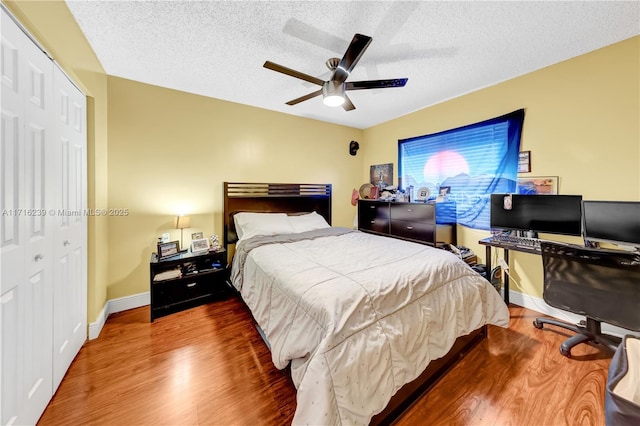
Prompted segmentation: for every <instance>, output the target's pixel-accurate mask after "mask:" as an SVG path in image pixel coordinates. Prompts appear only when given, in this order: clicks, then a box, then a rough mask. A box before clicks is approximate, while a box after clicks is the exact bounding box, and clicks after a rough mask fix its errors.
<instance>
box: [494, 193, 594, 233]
mask: <svg viewBox="0 0 640 426" xmlns="http://www.w3.org/2000/svg"><path fill="white" fill-rule="evenodd" d="M581 203H582V196H581V195H522V194H491V206H490V207H491V215H490V226H491V228H492V229H504V230H515V231H525V233H526V232H527V231H532V232H543V233H549V234H564V235H582V206H581ZM531 235H534V234H531Z"/></svg>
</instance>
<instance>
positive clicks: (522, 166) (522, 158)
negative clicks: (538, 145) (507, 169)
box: [518, 151, 531, 173]
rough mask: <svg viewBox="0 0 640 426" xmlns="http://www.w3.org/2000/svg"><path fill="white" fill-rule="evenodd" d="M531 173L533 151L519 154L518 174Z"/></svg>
mask: <svg viewBox="0 0 640 426" xmlns="http://www.w3.org/2000/svg"><path fill="white" fill-rule="evenodd" d="M530 171H531V151H522V152H520V153H519V154H518V173H529V172H530Z"/></svg>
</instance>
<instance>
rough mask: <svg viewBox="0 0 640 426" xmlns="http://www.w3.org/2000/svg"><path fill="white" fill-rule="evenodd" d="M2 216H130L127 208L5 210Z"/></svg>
mask: <svg viewBox="0 0 640 426" xmlns="http://www.w3.org/2000/svg"><path fill="white" fill-rule="evenodd" d="M0 214H1V215H2V216H15V217H17V216H71V217H73V216H129V209H127V208H108V209H77V210H76V209H21V208H16V209H3V210H2V212H0Z"/></svg>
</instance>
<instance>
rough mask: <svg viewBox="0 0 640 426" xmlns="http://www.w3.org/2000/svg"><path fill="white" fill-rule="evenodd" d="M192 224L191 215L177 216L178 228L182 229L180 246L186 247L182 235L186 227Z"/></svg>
mask: <svg viewBox="0 0 640 426" xmlns="http://www.w3.org/2000/svg"><path fill="white" fill-rule="evenodd" d="M190 226H191V218H189V216H178V217H176V229H179V230H180V247H184V244H183V241H182V235H183V230H184V228H189V227H190Z"/></svg>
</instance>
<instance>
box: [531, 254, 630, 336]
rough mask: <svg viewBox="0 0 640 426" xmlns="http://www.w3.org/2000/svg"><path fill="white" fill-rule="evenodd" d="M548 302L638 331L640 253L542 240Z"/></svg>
mask: <svg viewBox="0 0 640 426" xmlns="http://www.w3.org/2000/svg"><path fill="white" fill-rule="evenodd" d="M540 249H541V252H542V253H541V254H542V266H543V269H544V291H543V296H542V297H543V298H544V300H545V302H547V303H548V304H549V305H551V306H553V307H556V308H559V309H563V310H566V311H569V312H573V313H576V314H581V315H584V316H586V317H589V318H593V319H595V320H598V321H602V322H606V323H609V324H613V325H616V326H618V327H622V328H626V329H628V330H634V331H640V309H639V307H640V253H632V252H624V251H619V250H607V249H595V248H588V247H582V246H577V245H573V244H563V243H551V242H542V243H541V244H540Z"/></svg>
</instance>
